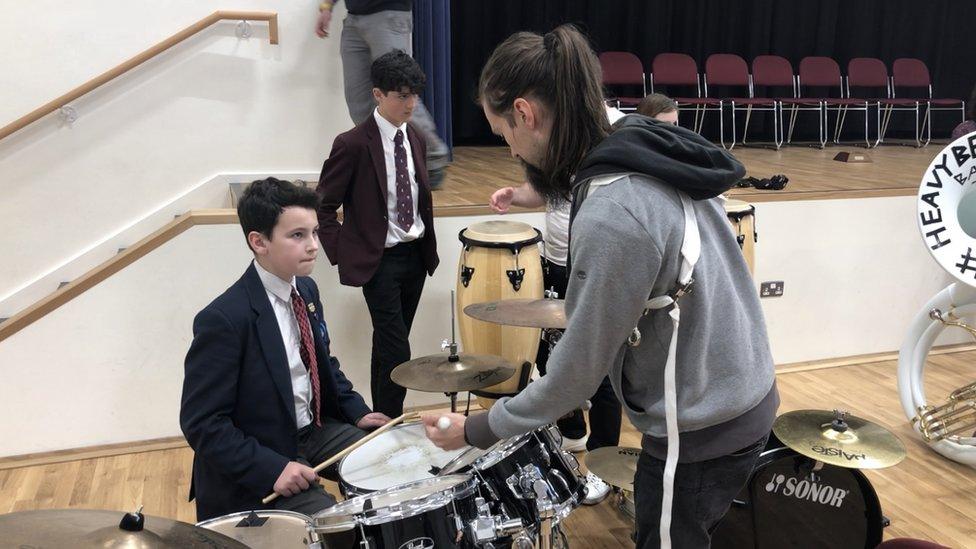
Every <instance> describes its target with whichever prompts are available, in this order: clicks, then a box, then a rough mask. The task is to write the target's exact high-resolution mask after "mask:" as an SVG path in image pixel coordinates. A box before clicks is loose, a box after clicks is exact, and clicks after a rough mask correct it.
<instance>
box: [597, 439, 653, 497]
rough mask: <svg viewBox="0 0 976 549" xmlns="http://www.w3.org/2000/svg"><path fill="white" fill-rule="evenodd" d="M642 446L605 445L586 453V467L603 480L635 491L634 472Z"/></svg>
mask: <svg viewBox="0 0 976 549" xmlns="http://www.w3.org/2000/svg"><path fill="white" fill-rule="evenodd" d="M640 453H641V450H640V448H626V447H623V446H605V447H603V448H597V449H596V450H592V451H590V452H588V453H587V454H586V458H584V461H586V468H587V469H588V470H589V471H590V472H591V473H593V474H594V475H596V476H598V477H600V478H601V479H603V482H606V483H607V484H609V485H611V486H616V487H617V488H621V489H623V490H629V491H631V492H633V491H634V473H636V472H637V458H638V457H640Z"/></svg>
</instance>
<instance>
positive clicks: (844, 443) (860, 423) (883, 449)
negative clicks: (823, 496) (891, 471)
mask: <svg viewBox="0 0 976 549" xmlns="http://www.w3.org/2000/svg"><path fill="white" fill-rule="evenodd" d="M773 434H775V435H776V438H778V439H779V440H780V441H781V442H782V443H783V444H785V445H786V446H788V447H790V448H792V449H793V450H795V451H796V452H798V453H800V454H802V455H804V456H807V457H808V458H811V459H815V460H817V461H822V462H824V463H827V464H830V465H836V466H838V467H847V468H850V469H882V468H884V467H891V466H892V465H896V464H898V463H899V462H901V460H903V459H905V455H906V452H905V445H904V444H902V443H901V441H900V440H898V437H896V436H895V435H894V433H892V432H891V431H889V430H887V429H885V428H884V427H882V426H880V425H877V424H875V423H871V422H870V421H868V420H866V419H862V418H859V417H857V416H852V415H850V414H847V413H846V412H838V411H836V410H834V411H829V410H796V411H793V412H787V413H785V414H783V415H781V416H779V417H778V418H776V421H775V422H774V423H773Z"/></svg>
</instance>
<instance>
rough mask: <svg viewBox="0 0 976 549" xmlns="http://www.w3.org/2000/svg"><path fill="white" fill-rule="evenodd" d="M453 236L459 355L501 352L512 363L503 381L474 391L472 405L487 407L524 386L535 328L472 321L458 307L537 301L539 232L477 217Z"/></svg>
mask: <svg viewBox="0 0 976 549" xmlns="http://www.w3.org/2000/svg"><path fill="white" fill-rule="evenodd" d="M458 239H459V240H460V241H461V245H462V249H461V259H460V262H459V264H458V280H457V308H458V315H457V317H458V327H459V328H460V331H461V344H462V348H463V350H464V352H465V353H474V354H479V355H496V356H501V357H504V358H506V359H508V361H509V362H510V363H512V364H514V365H516V370H515V375H514V376H512V377H511V378H510V379H508V380H507V381H505V382H503V383H499V384H498V385H492V386H491V387H487V388H485V389H482V390H480V391H474V394H475V395H477V396H478V403H479V404H481V406H482V407H483V408H485V409H488V408H490V407H491V405H492V404H494V402H495V400H496V398H497V397H501V396H511V395H514V394H516V393H518V392H519V391H521V390H522V389H524V388H525V386H526V385H527V384H528V382H529V377H530V376H531V374H532V365H533V363H534V362H535V355H536V352H537V351H538V350H539V336H540V330H539V329H538V328H517V327H515V326H502V325H500V324H492V323H489V322H484V321H481V320H475V319H473V318H471V317H469V316H467V315H466V314H464V308H465V307H467V306H468V305H471V304H473V303H484V302H486V301H501V300H503V299H517V298H522V299H541V298H542V291H543V287H542V286H543V284H542V261H541V259H540V257H539V246H538V243H539V242H540V241H541V240H542V233H540V232H539V230H538V229H535V228H533V227H532V226H531V225H528V224H526V223H520V222H518V221H482V222H480V223H474V224H472V225H471V226H470V227H468V228H466V229H462V230H461V232H460V233H459V234H458ZM493 397H495V398H493Z"/></svg>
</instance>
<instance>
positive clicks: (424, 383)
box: [390, 353, 515, 393]
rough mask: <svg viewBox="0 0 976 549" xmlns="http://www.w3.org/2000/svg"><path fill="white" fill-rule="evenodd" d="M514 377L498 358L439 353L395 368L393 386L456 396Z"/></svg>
mask: <svg viewBox="0 0 976 549" xmlns="http://www.w3.org/2000/svg"><path fill="white" fill-rule="evenodd" d="M513 375H515V366H512V365H511V364H510V363H509V362H508V361H507V360H505V359H504V358H502V357H500V356H492V355H471V354H467V353H458V354H456V355H450V354H448V353H439V354H436V355H429V356H422V357H420V358H415V359H413V360H410V361H408V362H404V363H403V364H401V365H399V366H397V367H396V368H394V369H393V372H392V373H391V374H390V378H391V379H393V383H396V384H397V385H399V386H401V387H406V388H407V389H413V390H415V391H425V392H429V393H457V392H460V391H476V390H478V389H484V388H485V387H491V386H492V385H498V384H499V383H501V382H503V381H505V380H506V379H508V378H510V377H512V376H513Z"/></svg>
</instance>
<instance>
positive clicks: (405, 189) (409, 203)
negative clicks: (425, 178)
mask: <svg viewBox="0 0 976 549" xmlns="http://www.w3.org/2000/svg"><path fill="white" fill-rule="evenodd" d="M393 144H394V147H393V163H394V164H395V165H396V191H397V199H396V200H397V202H396V203H397V225H399V226H400V228H401V229H403V230H404V231H409V230H410V227H413V195H412V194H411V193H410V174H409V173H408V172H407V149H406V148H404V146H403V132H402V131H401V130H397V132H396V137H394V138H393Z"/></svg>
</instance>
